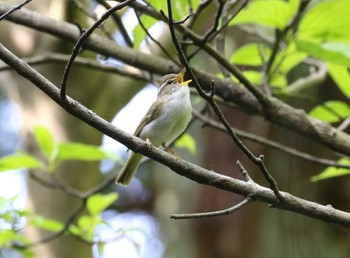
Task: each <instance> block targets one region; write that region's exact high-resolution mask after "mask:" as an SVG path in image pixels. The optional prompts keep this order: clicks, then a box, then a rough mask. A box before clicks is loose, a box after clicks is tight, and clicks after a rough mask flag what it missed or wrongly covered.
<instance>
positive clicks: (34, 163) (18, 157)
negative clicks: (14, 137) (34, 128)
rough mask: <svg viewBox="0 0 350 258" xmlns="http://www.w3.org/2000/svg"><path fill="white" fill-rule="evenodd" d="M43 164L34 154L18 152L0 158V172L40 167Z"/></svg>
mask: <svg viewBox="0 0 350 258" xmlns="http://www.w3.org/2000/svg"><path fill="white" fill-rule="evenodd" d="M41 167H44V166H43V164H42V163H41V162H40V161H39V160H37V159H36V158H35V157H34V156H31V155H28V154H24V153H18V154H15V155H8V156H5V157H3V158H1V159H0V172H2V171H9V170H14V169H20V168H27V169H30V168H41Z"/></svg>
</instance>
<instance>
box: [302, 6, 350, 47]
mask: <svg viewBox="0 0 350 258" xmlns="http://www.w3.org/2000/svg"><path fill="white" fill-rule="evenodd" d="M349 10H350V1H347V0H346V1H344V0H332V1H319V3H318V4H316V5H314V6H313V8H311V10H309V11H308V12H307V13H306V14H305V15H304V17H303V18H302V20H301V22H300V25H299V28H298V35H297V36H298V38H299V39H302V40H306V39H308V40H316V41H318V42H324V41H344V40H349V39H350V34H349V30H348V29H347V28H348V27H349V24H350V15H349ZM330 14H332V15H330Z"/></svg>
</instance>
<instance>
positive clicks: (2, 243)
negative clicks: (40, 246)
mask: <svg viewBox="0 0 350 258" xmlns="http://www.w3.org/2000/svg"><path fill="white" fill-rule="evenodd" d="M13 242H20V243H23V244H28V243H29V240H28V239H26V238H25V237H24V236H22V235H21V234H20V233H18V232H16V231H14V230H11V229H7V230H4V229H2V230H0V247H10V246H11V244H12V243H13Z"/></svg>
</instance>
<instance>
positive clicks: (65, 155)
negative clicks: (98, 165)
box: [57, 142, 118, 162]
mask: <svg viewBox="0 0 350 258" xmlns="http://www.w3.org/2000/svg"><path fill="white" fill-rule="evenodd" d="M57 159H58V161H60V162H61V161H64V160H83V161H96V160H102V159H112V160H118V157H117V156H116V155H115V154H114V153H111V152H110V151H106V150H103V149H101V148H100V147H97V146H94V145H88V144H82V143H75V142H68V143H59V144H58V155H57Z"/></svg>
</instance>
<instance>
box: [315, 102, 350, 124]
mask: <svg viewBox="0 0 350 258" xmlns="http://www.w3.org/2000/svg"><path fill="white" fill-rule="evenodd" d="M309 115H310V116H312V117H314V118H317V119H320V120H322V121H325V122H328V123H336V122H339V121H342V120H343V119H345V118H347V117H349V116H350V105H348V104H347V103H345V102H342V101H337V100H332V101H327V102H325V103H323V104H322V105H319V106H316V107H315V108H313V109H312V110H311V111H310V112H309Z"/></svg>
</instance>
